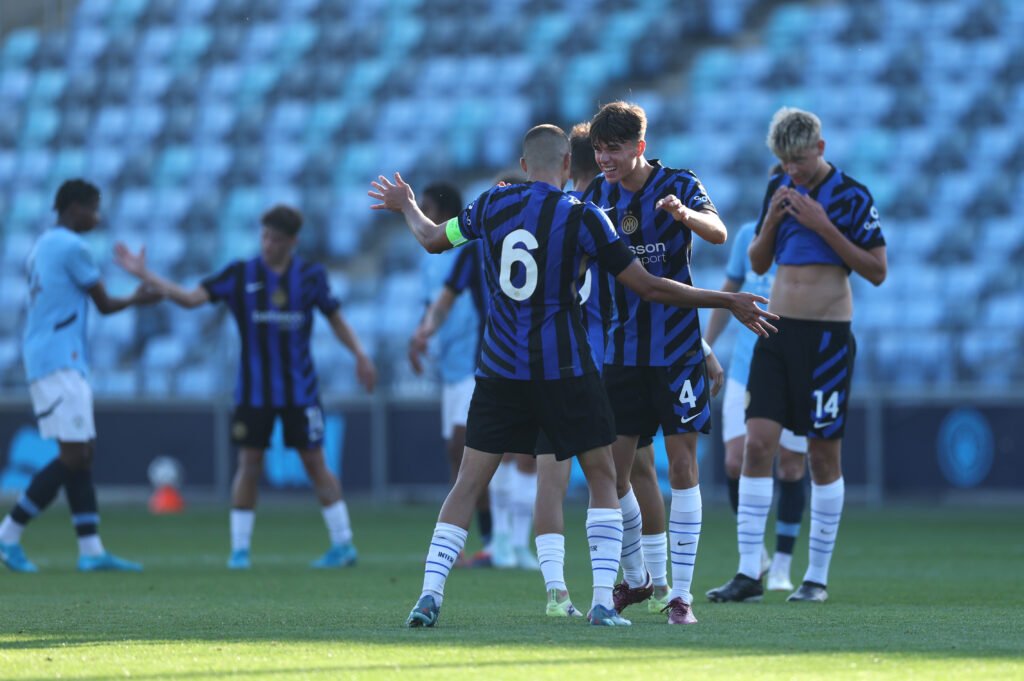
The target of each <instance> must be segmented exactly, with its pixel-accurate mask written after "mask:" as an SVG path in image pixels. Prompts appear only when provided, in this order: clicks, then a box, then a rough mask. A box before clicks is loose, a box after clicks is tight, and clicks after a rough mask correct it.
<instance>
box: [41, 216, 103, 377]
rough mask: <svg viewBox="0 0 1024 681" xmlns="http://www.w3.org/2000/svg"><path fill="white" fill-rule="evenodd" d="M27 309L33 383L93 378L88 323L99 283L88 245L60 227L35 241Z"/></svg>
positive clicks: (98, 272)
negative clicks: (67, 374)
mask: <svg viewBox="0 0 1024 681" xmlns="http://www.w3.org/2000/svg"><path fill="white" fill-rule="evenodd" d="M28 279H29V304H28V317H27V319H26V324H25V332H24V335H23V336H22V357H23V359H24V362H25V374H26V377H27V378H28V381H29V382H32V381H37V380H39V379H40V378H43V377H44V376H47V375H49V374H52V373H54V372H56V371H60V370H62V369H72V370H75V371H78V372H80V373H81V374H82V375H83V376H86V377H88V375H89V361H88V360H89V358H88V353H87V351H86V321H87V316H88V313H89V289H90V288H92V287H93V286H95V285H96V284H97V283H99V281H100V271H99V268H98V267H97V266H96V261H95V260H94V259H93V256H92V253H91V252H90V251H89V247H88V244H87V243H86V241H85V239H83V238H82V236H81V235H79V234H77V233H75V232H73V231H71V230H70V229H68V228H66V227H63V226H60V225H58V226H57V227H54V228H53V229H50V230H47V231H46V232H45V233H44V234H43V235H42V236H41V237H39V240H38V241H36V243H35V246H33V248H32V251H31V252H30V254H29V258H28Z"/></svg>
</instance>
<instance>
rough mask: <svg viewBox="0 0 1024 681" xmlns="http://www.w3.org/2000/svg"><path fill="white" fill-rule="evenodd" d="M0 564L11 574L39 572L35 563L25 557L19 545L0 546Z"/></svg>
mask: <svg viewBox="0 0 1024 681" xmlns="http://www.w3.org/2000/svg"><path fill="white" fill-rule="evenodd" d="M0 562H2V563H3V564H4V565H6V566H7V567H8V568H10V569H11V570H12V571H13V572H39V568H37V567H36V566H35V563H33V562H32V561H30V560H29V559H28V558H26V557H25V552H24V551H22V550H21V544H0Z"/></svg>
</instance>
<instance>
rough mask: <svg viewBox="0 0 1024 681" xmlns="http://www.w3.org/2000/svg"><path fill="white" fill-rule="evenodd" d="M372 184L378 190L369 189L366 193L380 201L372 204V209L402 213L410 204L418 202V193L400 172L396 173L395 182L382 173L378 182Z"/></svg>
mask: <svg viewBox="0 0 1024 681" xmlns="http://www.w3.org/2000/svg"><path fill="white" fill-rule="evenodd" d="M370 184H371V185H372V186H373V188H374V190H376V191H368V192H366V194H367V195H368V196H370V197H371V198H374V199H377V200H378V201H380V203H375V204H373V205H372V206H370V209H371V210H390V211H394V212H396V213H401V212H402V211H403V210H405V209H406V208H407V207H408V206H409V205H410V204H411V205H415V204H416V195H415V194H413V192H412V187H410V186H409V185H408V184H406V183H405V180H403V179H402V176H401V175H399V174H398V173H395V182H394V184H392V183H391V181H390V180H388V178H386V177H384V176H383V175H380V176H379V177H378V178H377V181H376V182H371V183H370Z"/></svg>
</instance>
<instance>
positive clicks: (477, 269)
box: [444, 241, 487, 359]
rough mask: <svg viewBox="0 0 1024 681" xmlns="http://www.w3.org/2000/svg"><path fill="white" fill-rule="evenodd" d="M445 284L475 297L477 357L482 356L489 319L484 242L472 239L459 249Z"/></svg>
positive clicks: (454, 290)
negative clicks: (477, 329) (477, 334)
mask: <svg viewBox="0 0 1024 681" xmlns="http://www.w3.org/2000/svg"><path fill="white" fill-rule="evenodd" d="M444 285H445V286H446V287H448V288H450V289H451V290H452V291H453V292H454V293H455V294H456V295H459V294H461V293H462V292H463V291H465V290H467V289H468V290H469V294H470V295H471V296H472V297H473V305H474V307H476V312H477V319H479V322H480V323H479V337H478V339H477V352H476V354H477V358H478V359H479V357H480V347H479V346H480V344H481V343H483V337H484V325H485V323H486V321H487V283H486V281H485V280H484V262H483V242H481V241H471V242H469V243H468V244H466V245H465V246H463V247H462V248H460V249H459V251H458V253H457V254H456V256H455V262H453V263H452V269H451V272H449V273H448V278H447V279H445V280H444Z"/></svg>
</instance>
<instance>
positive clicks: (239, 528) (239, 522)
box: [231, 508, 256, 552]
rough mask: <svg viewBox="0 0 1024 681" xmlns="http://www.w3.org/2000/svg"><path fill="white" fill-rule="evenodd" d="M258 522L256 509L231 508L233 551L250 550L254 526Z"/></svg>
mask: <svg viewBox="0 0 1024 681" xmlns="http://www.w3.org/2000/svg"><path fill="white" fill-rule="evenodd" d="M255 522H256V511H253V510H251V509H244V508H233V509H231V551H232V552H234V551H248V550H249V546H250V545H251V543H252V526H253V524H254V523H255Z"/></svg>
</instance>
